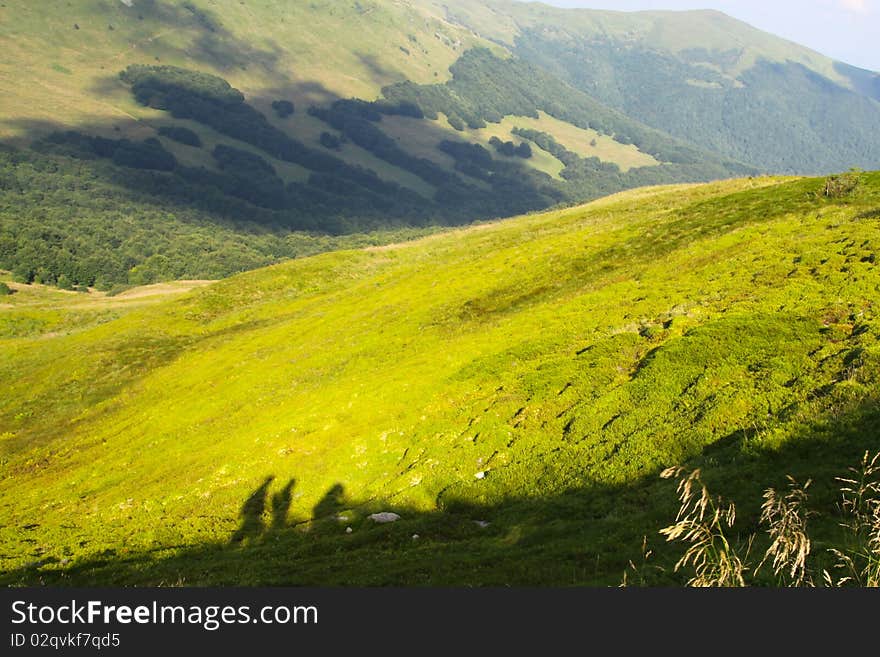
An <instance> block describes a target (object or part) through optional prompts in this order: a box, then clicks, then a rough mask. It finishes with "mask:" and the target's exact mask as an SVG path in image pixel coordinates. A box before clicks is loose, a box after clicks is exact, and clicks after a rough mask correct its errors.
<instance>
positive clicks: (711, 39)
mask: <svg viewBox="0 0 880 657" xmlns="http://www.w3.org/2000/svg"><path fill="white" fill-rule="evenodd" d="M428 4H433V5H435V6H439V5H440V4H441V3H430V2H429V3H428ZM442 4H443V5H444V6H445V7H446V8H447V12H448V17H449V19H450V21H452V22H457V23H459V24H461V25H464V26H466V27H468V28H470V29H472V30H474V31H476V32H478V33H480V34H482V35H483V36H486V37H488V38H492V39H494V40H496V41H498V42H499V43H501V44H504V45H505V46H507V47H509V48H510V49H511V50H512V51H513V52H514V53H515V54H516V55H518V56H519V57H522V58H523V59H525V60H527V61H530V62H533V63H535V64H538V65H540V66H542V67H543V68H545V69H547V70H549V71H551V72H553V73H554V74H556V75H557V76H559V77H560V78H561V79H564V80H566V81H568V82H570V83H571V84H573V85H574V86H575V87H577V88H579V89H581V90H582V91H585V92H587V93H589V94H591V95H592V96H594V97H596V98H597V99H598V100H600V101H602V102H604V103H606V104H608V105H610V106H612V107H615V108H617V109H619V110H621V111H623V112H625V113H626V114H628V115H629V116H631V117H632V118H635V119H637V120H639V121H642V122H644V123H646V124H648V125H650V126H653V127H654V128H657V129H659V130H663V131H666V132H668V133H671V134H673V135H675V136H676V137H679V138H681V139H686V140H690V141H691V142H692V143H694V144H699V145H701V146H702V147H704V148H709V149H710V150H712V151H714V152H716V153H720V154H723V155H724V156H726V157H728V158H732V159H736V160H740V161H744V162H747V163H749V164H751V165H753V166H757V167H759V168H761V169H763V170H766V171H774V172H780V173H783V172H792V173H804V172H812V173H818V172H829V171H833V170H843V169H846V168H849V167H852V166H859V167H864V168H869V169H872V168H877V167H878V166H880V159H878V158H880V155H878V153H880V136H878V135H880V131H878V126H880V103H878V102H877V101H878V99H880V74H877V73H874V72H870V71H864V70H861V69H858V68H855V67H852V66H847V65H845V64H842V63H840V62H835V61H833V60H831V59H829V58H827V57H824V56H822V55H820V54H818V53H815V52H813V51H811V50H809V49H807V48H804V47H803V46H799V45H797V44H794V43H792V42H790V41H786V40H784V39H780V38H778V37H775V36H773V35H770V34H767V33H764V32H761V31H760V30H757V29H755V28H752V27H751V26H749V25H747V24H745V23H742V22H740V21H737V20H735V19H733V18H730V17H729V16H726V15H724V14H722V13H720V12H716V11H696V12H633V13H624V12H609V11H594V10H564V9H556V8H553V7H549V6H547V5H542V4H540V3H523V2H510V1H506V0H492V1H490V2H488V3H485V5H486V6H485V7H483V6H480V7H477V6H476V5H475V4H474V3H468V2H461V1H458V2H456V1H455V0H452V1H451V2H449V3H442Z"/></svg>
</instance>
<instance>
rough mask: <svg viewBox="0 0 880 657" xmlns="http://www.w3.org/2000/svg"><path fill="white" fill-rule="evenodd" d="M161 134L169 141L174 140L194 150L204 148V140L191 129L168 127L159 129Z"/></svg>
mask: <svg viewBox="0 0 880 657" xmlns="http://www.w3.org/2000/svg"><path fill="white" fill-rule="evenodd" d="M159 134H160V135H162V136H163V137H168V139H173V140H174V141H176V142H179V143H181V144H186V145H187V146H193V147H194V148H201V147H202V139H201V138H200V137H199V135H198V134H197V133H195V132H193V131H192V130H190V129H189V128H185V127H183V126H176V125H166V126H162V127H161V128H159Z"/></svg>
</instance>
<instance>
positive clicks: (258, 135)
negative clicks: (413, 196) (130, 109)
mask: <svg viewBox="0 0 880 657" xmlns="http://www.w3.org/2000/svg"><path fill="white" fill-rule="evenodd" d="M120 76H121V77H122V79H123V80H124V81H125V82H127V83H129V84H130V85H131V88H132V93H133V94H134V96H135V98H136V99H137V100H138V102H140V103H142V104H145V105H150V106H151V107H156V108H158V109H162V110H166V111H168V112H170V113H171V115H172V116H174V117H176V118H182V119H192V120H194V121H197V122H199V123H203V124H205V125H207V126H208V127H210V128H213V129H214V130H216V131H217V132H219V133H221V134H223V135H227V136H229V137H233V138H234V139H238V140H240V141H243V142H245V143H247V144H250V145H252V146H255V147H257V148H259V149H260V150H262V151H264V152H265V153H267V154H268V155H271V156H272V157H275V158H277V159H279V160H284V161H287V162H293V163H295V164H299V165H301V166H303V167H305V168H307V169H310V170H312V171H317V172H321V173H325V174H329V175H332V176H335V177H338V178H342V179H346V180H349V181H351V183H353V184H354V185H361V186H363V185H364V184H367V185H368V186H369V188H370V189H372V190H373V191H379V190H384V193H389V194H390V193H395V194H396V193H399V192H400V189H399V188H394V189H391V188H388V187H387V183H383V181H381V180H380V179H379V177H378V176H376V175H375V173H373V172H371V171H368V170H366V169H363V168H360V167H355V166H351V165H349V164H346V163H345V162H343V161H342V160H340V159H339V158H336V157H333V156H332V155H329V154H327V153H326V152H321V151H319V150H316V149H313V148H309V147H308V146H306V145H305V144H303V143H302V142H300V141H298V140H296V139H293V138H292V137H290V136H288V135H287V133H285V132H283V131H282V130H279V129H278V128H276V127H274V126H273V125H272V124H271V123H269V120H268V119H267V118H266V117H265V116H263V114H261V113H260V112H259V111H258V110H256V109H255V108H254V107H252V106H251V105H249V104H247V103H246V102H245V99H244V95H243V94H242V93H241V92H240V91H238V89H234V88H233V87H231V86H230V85H229V83H228V82H226V81H225V80H223V79H222V78H219V77H217V76H215V75H209V74H207V73H200V72H197V71H189V70H187V69H182V68H178V67H175V66H143V65H132V66H129V67H128V68H127V69H126V70H125V71H123V72H122V73H121V74H120ZM380 193H382V192H381V191H380Z"/></svg>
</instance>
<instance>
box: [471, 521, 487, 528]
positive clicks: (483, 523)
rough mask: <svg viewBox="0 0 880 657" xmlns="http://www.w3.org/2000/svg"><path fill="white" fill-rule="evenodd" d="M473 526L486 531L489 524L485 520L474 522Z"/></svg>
mask: <svg viewBox="0 0 880 657" xmlns="http://www.w3.org/2000/svg"><path fill="white" fill-rule="evenodd" d="M474 524H475V525H476V526H477V527H479V528H480V529H486V527H488V526H489V523H488V522H486V521H485V520H474Z"/></svg>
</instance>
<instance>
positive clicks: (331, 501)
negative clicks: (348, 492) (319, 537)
mask: <svg viewBox="0 0 880 657" xmlns="http://www.w3.org/2000/svg"><path fill="white" fill-rule="evenodd" d="M344 508H345V486H343V485H342V484H335V485H334V486H332V487H331V488H330V490H328V491H327V492H326V493H324V497H322V498H321V501H320V502H318V503H317V504H316V505H315V507H314V508H313V509H312V521H313V522H320V521H322V520H332V519H333V517H334V516H335V515H336V514H337V513H339V512H340V511H342V510H343V509H344Z"/></svg>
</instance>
